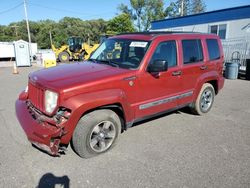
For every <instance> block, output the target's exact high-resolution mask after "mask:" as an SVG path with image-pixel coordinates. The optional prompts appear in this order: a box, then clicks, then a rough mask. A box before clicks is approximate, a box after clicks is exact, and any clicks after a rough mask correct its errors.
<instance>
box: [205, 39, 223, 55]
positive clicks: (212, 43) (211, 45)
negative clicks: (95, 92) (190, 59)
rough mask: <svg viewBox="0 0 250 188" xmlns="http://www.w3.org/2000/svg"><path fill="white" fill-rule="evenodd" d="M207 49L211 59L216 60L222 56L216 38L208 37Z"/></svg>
mask: <svg viewBox="0 0 250 188" xmlns="http://www.w3.org/2000/svg"><path fill="white" fill-rule="evenodd" d="M206 42H207V49H208V54H209V60H215V59H219V58H220V49H219V45H218V41H217V40H216V39H207V40H206Z"/></svg>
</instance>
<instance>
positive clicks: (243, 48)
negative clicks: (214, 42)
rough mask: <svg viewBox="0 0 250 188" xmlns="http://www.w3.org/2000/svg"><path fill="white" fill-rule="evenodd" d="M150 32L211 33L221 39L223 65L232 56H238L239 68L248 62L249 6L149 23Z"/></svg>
mask: <svg viewBox="0 0 250 188" xmlns="http://www.w3.org/2000/svg"><path fill="white" fill-rule="evenodd" d="M151 31H189V32H190V31H193V32H201V33H214V34H217V35H219V36H220V38H221V39H222V43H223V48H224V54H225V59H226V61H230V60H231V59H232V53H233V52H239V54H240V61H241V64H242V65H243V66H245V61H246V59H250V5H247V6H241V7H234V8H228V9H222V10H216V11H211V12H205V13H200V14H194V15H189V16H183V17H177V18H170V19H164V20H158V21H153V22H152V23H151Z"/></svg>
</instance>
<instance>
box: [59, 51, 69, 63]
mask: <svg viewBox="0 0 250 188" xmlns="http://www.w3.org/2000/svg"><path fill="white" fill-rule="evenodd" d="M58 59H59V61H60V62H61V63H66V62H68V61H69V53H68V52H61V53H59V55H58Z"/></svg>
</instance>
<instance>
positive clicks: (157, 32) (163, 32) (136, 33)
mask: <svg viewBox="0 0 250 188" xmlns="http://www.w3.org/2000/svg"><path fill="white" fill-rule="evenodd" d="M178 33H199V32H193V31H144V32H128V33H119V34H117V35H161V34H178Z"/></svg>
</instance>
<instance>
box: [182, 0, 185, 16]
mask: <svg viewBox="0 0 250 188" xmlns="http://www.w3.org/2000/svg"><path fill="white" fill-rule="evenodd" d="M183 15H184V0H181V16H183Z"/></svg>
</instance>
